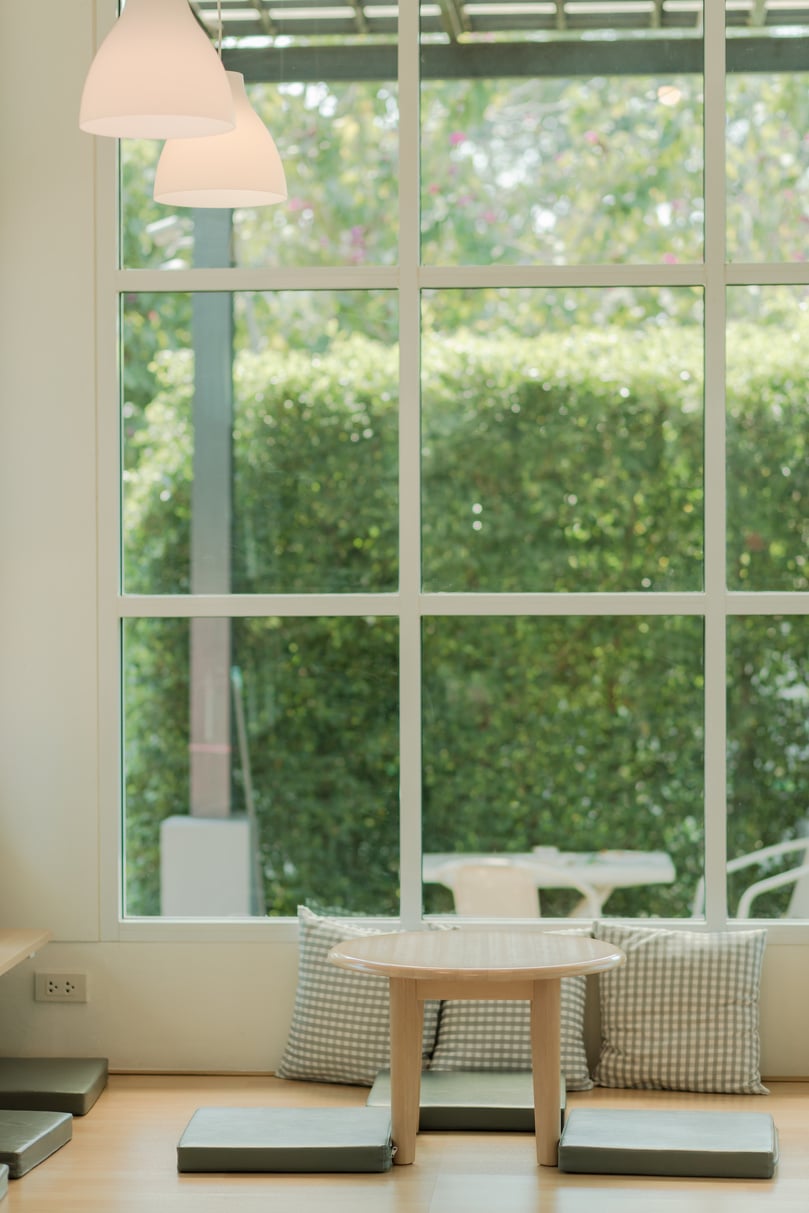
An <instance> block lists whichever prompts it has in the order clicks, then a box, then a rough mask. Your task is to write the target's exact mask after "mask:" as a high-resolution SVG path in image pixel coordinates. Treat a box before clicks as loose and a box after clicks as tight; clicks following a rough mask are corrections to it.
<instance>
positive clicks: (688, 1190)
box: [0, 1075, 809, 1213]
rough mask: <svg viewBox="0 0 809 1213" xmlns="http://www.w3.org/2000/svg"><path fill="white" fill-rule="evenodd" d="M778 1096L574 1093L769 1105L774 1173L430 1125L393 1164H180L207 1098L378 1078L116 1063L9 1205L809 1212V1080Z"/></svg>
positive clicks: (626, 1102) (604, 1101)
mask: <svg viewBox="0 0 809 1213" xmlns="http://www.w3.org/2000/svg"><path fill="white" fill-rule="evenodd" d="M770 1086H771V1094H770V1095H769V1096H768V1097H765V1096H746V1097H736V1096H695V1095H683V1094H667V1093H662V1092H633V1091H604V1090H596V1091H592V1092H589V1093H587V1094H583V1095H575V1094H571V1096H570V1097H569V1101H568V1107H569V1108H572V1107H576V1106H580V1105H581V1104H582V1103H584V1102H586V1103H587V1104H590V1105H595V1104H598V1105H601V1106H605V1107H606V1106H611V1107H621V1106H624V1107H635V1108H637V1107H643V1106H648V1107H668V1108H686V1109H697V1108H728V1109H738V1110H742V1111H759V1112H760V1111H768V1112H770V1113H771V1114H772V1116H773V1118H774V1120H775V1123H776V1125H777V1127H778V1131H779V1135H780V1141H781V1158H780V1162H779V1165H778V1167H777V1170H776V1175H775V1178H774V1179H772V1180H745V1181H739V1180H727V1179H713V1180H704V1179H703V1180H699V1179H649V1178H643V1177H639V1176H627V1177H624V1176H611V1177H610V1176H607V1177H603V1176H578V1175H564V1174H562V1173H561V1172H558V1171H556V1170H553V1169H550V1168H547V1167H542V1168H538V1167H537V1166H536V1163H535V1154H534V1143H533V1138H532V1137H531V1136H529V1135H527V1134H516V1133H502V1134H501V1133H497V1134H495V1133H488V1134H481V1133H477V1134H472V1133H441V1134H439V1133H427V1134H421V1135H420V1136H419V1138H418V1153H417V1158H416V1162H415V1164H414V1165H413V1166H410V1167H394V1168H393V1170H392V1171H389V1172H387V1173H385V1174H381V1175H319V1176H314V1175H310V1176H307V1175H254V1176H251V1175H229V1176H220V1175H178V1174H177V1170H176V1145H177V1140H178V1138H179V1137H180V1134H181V1133H182V1131H183V1129H184V1127H185V1125H186V1124H187V1122H188V1120H189V1119H190V1117H191V1115H192V1114H193V1112H194V1110H195V1109H196V1108H198V1107H202V1106H211V1105H214V1106H236V1107H240V1106H241V1107H247V1106H255V1105H270V1104H272V1105H275V1106H279V1107H295V1106H300V1105H304V1104H308V1105H320V1106H344V1107H345V1106H350V1105H361V1104H364V1102H365V1098H366V1095H367V1091H365V1090H363V1089H360V1088H351V1087H328V1086H319V1085H312V1084H308V1083H290V1082H282V1081H281V1080H279V1079H274V1078H243V1077H240V1078H199V1077H165V1076H137V1077H135V1076H131V1075H126V1076H125V1075H113V1076H112V1077H111V1078H110V1083H109V1086H108V1088H107V1090H106V1091H105V1092H104V1093H103V1095H102V1096H101V1098H100V1099H99V1101H98V1102H97V1103H96V1105H95V1107H94V1108H92V1110H91V1111H90V1112H89V1113H88V1115H87V1116H84V1117H77V1118H76V1119H75V1121H74V1125H73V1140H72V1141H71V1142H69V1143H68V1144H67V1145H66V1146H64V1147H63V1148H62V1149H61V1150H59V1151H58V1152H57V1153H56V1154H54V1155H52V1156H51V1157H50V1158H49V1159H47V1160H46V1161H45V1162H44V1163H42V1164H40V1166H38V1167H36V1168H35V1169H34V1170H33V1171H29V1173H28V1174H27V1175H24V1176H23V1177H22V1179H17V1180H11V1181H10V1183H9V1191H8V1196H7V1197H6V1199H5V1200H4V1201H3V1202H1V1203H0V1213H225V1210H235V1213H259V1211H260V1213H315V1211H316V1213H511V1211H512V1210H513V1211H514V1213H534V1211H535V1210H537V1211H542V1213H655V1211H656V1210H658V1209H659V1210H661V1213H675V1211H676V1213H679V1211H680V1210H682V1211H683V1213H767V1211H768V1210H776V1209H777V1210H778V1213H791V1211H792V1210H794V1211H795V1213H799V1211H800V1213H807V1211H809V1083H772V1084H770Z"/></svg>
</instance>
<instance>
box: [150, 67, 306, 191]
mask: <svg viewBox="0 0 809 1213" xmlns="http://www.w3.org/2000/svg"><path fill="white" fill-rule="evenodd" d="M225 75H226V76H227V79H228V83H229V85H230V89H231V93H232V96H233V103H234V106H235V110H236V128H235V130H232V131H229V132H228V134H226V135H215V136H212V137H211V138H207V139H169V140H168V142H167V143H166V145H165V147H164V148H163V151H162V152H161V155H160V159H159V160H158V162H157V172H156V173H155V184H154V198H155V201H156V202H163V203H166V204H167V205H169V206H201V207H205V206H222V207H229V206H269V205H271V204H272V203H274V202H283V201H284V199H285V198H286V196H287V183H286V177H285V175H284V168H283V165H282V164H281V157H280V156H279V154H278V149H277V147H276V146H275V142H274V140H273V137H272V135H271V134H270V132H269V131H268V130H267V128H266V126H265V125H264V123H263V122H262V121H261V119H260V118H259V116H258V114H257V113H256V112H255V110H254V109H253V108H252V106H251V105H250V102H249V101H248V99H247V93H246V92H245V88H244V76H243V75H242V74H241V72H226V73H225Z"/></svg>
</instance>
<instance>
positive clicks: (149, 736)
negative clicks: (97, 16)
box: [105, 0, 809, 925]
mask: <svg viewBox="0 0 809 1213" xmlns="http://www.w3.org/2000/svg"><path fill="white" fill-rule="evenodd" d="M195 7H196V9H197V11H198V13H199V15H200V17H201V19H202V20H203V21H205V20H210V19H211V18H212V16H213V13H214V9H215V6H212V5H211V4H210V3H208V2H207V0H200V2H199V3H198V4H197V5H195ZM256 7H257V9H260V8H261V7H262V6H261V5H258V6H256ZM416 7H417V6H415V5H410V4H404V3H402V4H400V5H399V6H398V10H397V9H396V7H395V6H385V7H384V8H382V7H374V6H363V5H358V6H354V8H353V9H351V10H349V9H347V8H345V7H341V8H335V9H334V12H333V13H331V12H330V11H329V6H328V5H325V6H324V5H321V6H320V7H319V8H317V9H315V8H312V9H308V8H307V6H306V5H302V6H301V7H300V9H299V10H296V15H295V16H294V17H293V16H289V18H288V19H287V18H284V16H283V14H281V16H280V18H279V21H278V22H277V23H276V24H275V25H273V24H272V23H270V26H267V25H266V24H265V27H264V31H263V34H262V36H261V37H260V38H258V39H256V38H255V37H254V34H255V32H256V31H255V30H253V29H252V28H251V27H250V25H249V20H248V18H249V13H248V11H247V10H245V11H244V12H243V11H242V10H234V15H233V17H232V19H231V18H227V20H226V38H225V44H224V55H225V59H226V63H227V65H228V66H229V67H231V68H232V69H233V70H237V71H244V72H245V75H246V79H247V83H248V91H249V96H250V99H251V101H252V103H253V105H254V107H255V108H256V110H257V112H258V113H260V114H261V116H262V118H263V119H264V120H265V122H266V123H267V125H268V126H269V128H270V129H271V131H272V134H273V136H274V138H275V141H276V144H277V146H278V148H279V151H280V153H281V156H282V159H283V161H284V165H285V169H286V174H287V181H288V187H289V198H288V201H287V202H286V203H283V204H281V205H279V206H275V207H271V208H266V209H263V210H262V209H256V210H252V211H251V210H237V211H233V212H231V211H227V210H216V211H203V210H198V211H189V210H183V209H181V208H168V207H161V206H158V205H157V204H156V203H154V202H153V201H152V198H151V189H152V183H153V179H154V171H155V165H156V162H157V157H158V155H159V152H160V148H159V146H158V145H155V144H151V143H145V142H144V143H139V142H130V141H124V142H123V143H122V144H121V147H120V174H119V178H120V208H119V209H120V242H119V243H120V250H121V251H120V265H119V267H118V268H117V270H116V271H115V287H116V293H117V296H118V308H119V321H120V323H119V332H120V351H119V366H120V383H121V397H120V407H119V416H120V432H119V442H118V451H119V453H120V485H119V490H120V491H119V493H118V494H117V496H116V495H115V494H114V493H112V491H111V492H110V500H109V502H108V506H109V509H110V510H114V509H116V508H117V506H118V504H119V503H120V526H119V527H118V534H117V538H116V540H115V547H116V554H115V557H114V556H113V553H112V551H111V550H108V551H107V552H106V563H105V568H106V569H107V570H112V568H113V566H115V567H117V568H118V570H119V575H118V585H117V587H116V593H115V594H114V595H112V596H110V598H109V601H110V604H111V605H110V607H109V611H110V613H111V619H110V621H109V622H110V623H111V624H113V625H114V626H110V628H109V629H108V635H110V636H112V635H113V633H114V635H115V646H116V647H115V651H114V652H113V645H112V643H110V645H109V651H108V652H107V655H106V656H107V660H108V663H109V665H110V667H111V668H112V667H116V668H120V670H121V703H122V711H121V719H122V729H121V731H122V737H123V744H122V759H121V781H120V782H121V786H122V805H121V815H120V847H121V856H122V880H121V890H120V904H119V910H120V913H121V915H122V917H124V918H159V917H172V918H174V917H179V918H199V917H205V918H233V917H236V918H239V917H248V918H249V917H253V918H256V917H261V916H264V915H269V916H270V917H274V918H278V917H289V916H292V915H294V914H295V911H296V907H297V905H299V904H301V903H304V902H305V903H307V904H309V905H311V906H313V907H315V908H320V909H326V910H331V911H334V912H337V913H340V914H366V915H370V916H376V917H384V916H391V917H396V916H399V915H401V916H402V917H403V918H404V920H405V921H407V922H409V923H411V924H412V923H415V922H416V921H418V919H419V917H420V916H421V915H422V914H423V913H453V912H454V911H455V909H456V906H455V903H454V901H453V892H452V879H451V877H450V876H448V875H447V872H448V871H449V870H450V869H452V868H453V865H454V864H457V863H460V862H461V861H462V860H463V859H464V857H467V858H473V857H475V858H478V857H483V858H485V859H486V860H490V859H495V860H498V861H501V862H504V861H508V860H512V861H514V862H528V863H529V864H530V863H531V862H532V857H533V859H534V860H535V861H536V865H537V871H538V867H539V865H540V863H541V864H542V865H545V866H546V867H548V866H549V868H550V871H551V874H550V875H548V872H547V871H546V872H545V875H544V877H542V878H540V876H539V875H537V884H538V909H539V905H540V903H541V912H542V914H543V915H545V916H559V917H563V916H567V915H569V914H576V913H578V912H580V911H581V909H582V903H581V902H580V901H579V900H578V898H579V896H580V893H581V885H582V883H584V884H586V885H587V886H588V887H589V886H590V885H592V886H593V887H597V888H598V890H599V898H600V904H601V908H602V912H603V913H604V914H607V915H621V916H639V917H648V916H658V917H666V918H671V917H674V918H689V919H690V918H696V919H702V918H703V916H707V919H708V921H709V923H711V924H713V925H719V924H721V923H722V922H723V921H724V920H725V918H726V917H727V916H728V915H730V916H731V917H732V916H733V915H734V914H735V913H736V910H737V905H738V903H739V898H740V897H742V895H743V893H744V890H745V888H746V887H748V886H749V885H750V884H751V883H753V882H754V881H756V880H761V879H763V880H764V881H765V883H766V882H768V881H769V884H768V887H767V888H766V889H764V890H763V892H762V896H761V897H759V898H757V899H755V901H754V904H753V908H752V910H750V911H748V909H747V908H743V910H742V912H743V913H748V912H751V913H753V914H755V915H757V916H764V917H769V918H775V917H781V916H784V915H785V914H787V913H790V912H791V911H790V905H791V898H792V893H793V889H794V885H792V884H790V883H785V884H783V885H779V884H778V882H777V881H771V880H770V879H769V878H770V877H774V876H776V875H777V874H778V873H779V871H780V870H781V869H783V868H785V867H790V866H795V865H796V864H800V863H803V860H804V857H805V854H804V852H801V851H800V850H798V851H797V852H789V853H788V854H786V855H784V856H781V855H774V856H773V855H769V854H768V855H765V857H764V858H763V861H762V862H761V863H760V864H751V866H750V868H749V869H748V867H747V866H740V864H739V863H738V862H731V864H730V874H729V876H728V874H727V864H728V861H739V860H741V859H742V858H743V857H745V856H748V855H751V854H754V853H755V852H757V851H760V850H762V849H763V848H772V847H774V846H775V845H776V844H782V843H789V842H792V841H795V842H798V841H799V840H800V839H801V838H803V837H804V836H805V835H806V834H807V832H809V812H808V811H807V806H809V775H807V770H808V769H809V768H807V755H809V723H808V722H809V716H808V714H807V701H808V700H809V669H807V657H806V653H807V640H808V639H809V625H807V615H808V614H809V573H808V572H807V539H809V533H808V532H809V523H807V509H806V507H807V502H808V501H809V484H808V483H807V475H808V474H809V473H807V458H806V437H805V435H806V426H805V420H804V414H805V408H806V399H807V395H808V394H809V360H808V359H807V355H806V350H807V348H809V319H807V316H809V310H808V308H809V269H808V268H807V263H806V259H805V252H804V245H805V240H806V226H807V222H809V160H808V159H807V153H806V148H807V146H809V144H807V139H808V138H809V103H807V101H806V82H807V80H806V75H805V72H796V70H794V69H795V65H796V64H798V63H801V62H802V63H804V64H805V63H807V62H809V25H805V26H804V25H801V24H800V23H796V20H797V19H796V18H795V16H794V14H793V15H792V16H790V20H789V22H787V16H788V15H789V14H787V15H785V14H784V12H782V10H783V9H784V6H783V5H781V6H778V5H770V4H767V3H764V4H759V3H752V2H751V3H750V4H748V5H745V4H743V3H739V2H738V0H733V2H732V3H731V2H729V3H728V5H727V13H726V14H725V13H723V12H722V8H721V6H720V5H714V4H713V3H707V4H704V5H703V4H700V3H697V2H696V0H695V2H693V3H688V4H682V3H675V2H674V0H671V2H669V0H663V3H662V4H660V5H636V6H632V5H626V4H622V5H617V4H616V5H612V4H610V3H608V2H606V0H605V2H604V3H601V4H578V3H572V2H570V3H564V4H561V5H552V6H551V5H516V6H515V5H502V6H500V5H497V4H492V5H487V6H480V5H472V4H466V3H458V4H454V5H451V6H446V7H444V6H441V7H440V8H439V6H433V5H424V6H422V10H423V11H422V14H421V16H420V17H419V14H418V13H417V11H416ZM366 8H367V11H366ZM546 10H547V11H546ZM551 10H552V11H551ZM635 10H637V11H635ZM703 10H704V11H703ZM441 13H443V14H444V16H443V18H442V17H441ZM448 14H455V17H456V18H457V19H453V20H449V17H448ZM655 14H656V16H655ZM226 16H227V14H226ZM397 18H398V19H397ZM228 22H230V23H229V24H228ZM340 22H353V24H350V25H346V28H345V30H343V29H342V26H341V25H340ZM245 23H247V24H245ZM801 56H803V58H802V59H801ZM115 454H116V452H115V451H114V450H113V449H112V445H111V444H110V449H109V450H108V451H107V457H108V458H114V457H115ZM107 483H110V482H109V481H107ZM110 546H111V545H110ZM110 575H111V574H110ZM796 855H797V858H796ZM588 865H589V867H588ZM554 866H555V868H556V870H557V871H561V872H562V876H561V877H560V878H559V879H558V880H556V881H554V878H553V870H554ZM565 871H567V872H568V874H570V873H572V872H574V871H575V873H576V874H577V875H576V878H575V880H574V879H573V878H572V877H571V878H570V879H569V880H566V879H565V876H564V872H565ZM582 872H583V873H584V876H581V873H582ZM588 872H589V873H590V876H589V877H588ZM577 882H578V883H577ZM770 885H772V886H774V887H769V886H770ZM742 905H743V907H744V906H745V903H744V902H743V903H742Z"/></svg>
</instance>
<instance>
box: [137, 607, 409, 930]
mask: <svg viewBox="0 0 809 1213" xmlns="http://www.w3.org/2000/svg"><path fill="white" fill-rule="evenodd" d="M397 633H398V628H397V624H396V621H395V620H393V619H377V618H370V617H369V618H362V619H348V618H327V619H326V618H307V619H278V618H270V619H234V620H228V619H195V620H188V619H131V620H125V621H124V721H125V724H124V729H125V830H124V836H125V875H126V879H125V889H126V913H127V914H130V915H157V914H160V913H161V912H162V913H163V914H166V915H169V916H181V917H184V916H192V917H193V916H199V915H204V916H214V917H227V916H230V915H239V914H264V913H267V914H271V915H292V916H294V915H295V913H296V907H297V906H298V904H299V903H304V902H305V903H306V904H307V905H311V906H317V907H320V908H321V909H324V910H325V909H328V910H333V911H335V912H340V913H347V912H351V913H366V914H397V913H398V883H399V879H398V869H399V858H398V797H399V773H398V757H397V755H398V728H399V725H398V709H397V696H398V659H397V644H398V640H397ZM242 722H243V723H244V731H243V732H242V728H241V725H242Z"/></svg>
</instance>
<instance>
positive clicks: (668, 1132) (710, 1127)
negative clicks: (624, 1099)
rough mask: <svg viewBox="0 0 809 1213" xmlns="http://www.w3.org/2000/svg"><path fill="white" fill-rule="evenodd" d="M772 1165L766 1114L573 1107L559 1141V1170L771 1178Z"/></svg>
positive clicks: (774, 1141) (774, 1139) (773, 1146)
mask: <svg viewBox="0 0 809 1213" xmlns="http://www.w3.org/2000/svg"><path fill="white" fill-rule="evenodd" d="M777 1160H778V1134H777V1132H776V1128H775V1124H774V1123H773V1119H772V1117H771V1116H770V1115H769V1114H768V1113H766V1112H686V1111H668V1110H661V1111H654V1110H649V1109H644V1110H643V1111H638V1110H632V1109H623V1108H620V1109H618V1108H575V1109H574V1110H573V1111H572V1112H571V1113H570V1114H569V1115H568V1117H567V1122H566V1124H565V1127H564V1130H563V1132H562V1137H561V1140H560V1142H559V1170H560V1171H585V1172H588V1173H600V1174H609V1175H695V1176H700V1177H701V1176H714V1177H719V1178H737V1179H770V1178H771V1177H772V1175H773V1173H774V1171H775V1165H776V1162H777Z"/></svg>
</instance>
